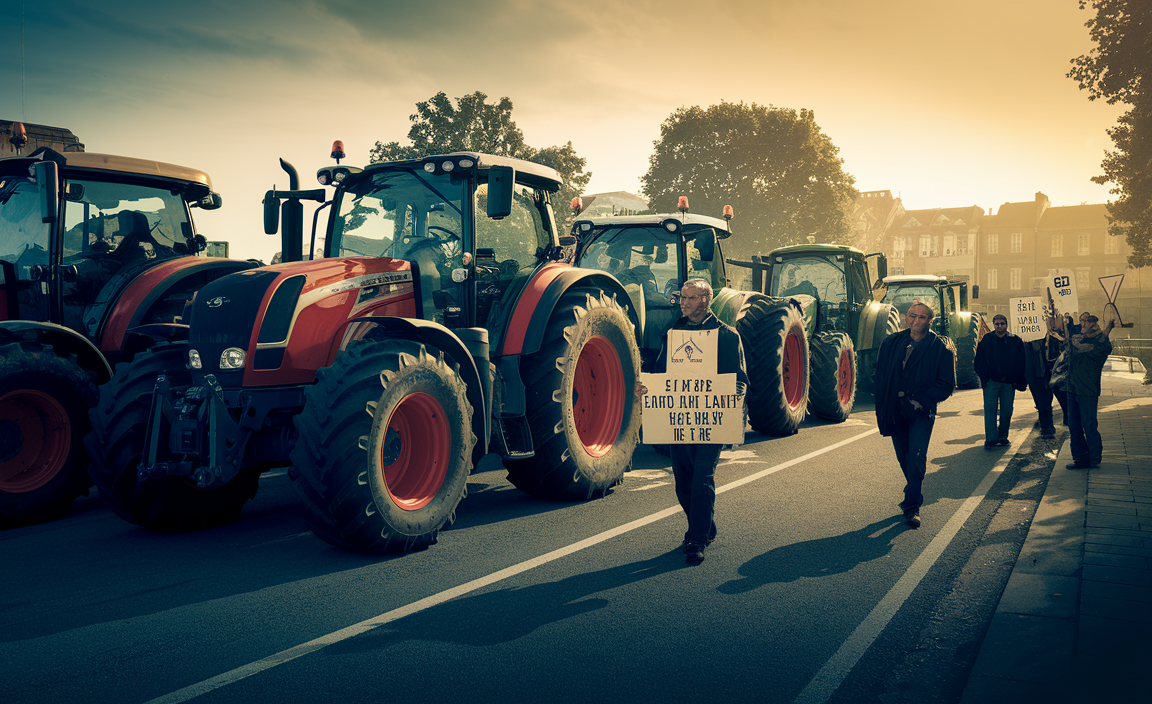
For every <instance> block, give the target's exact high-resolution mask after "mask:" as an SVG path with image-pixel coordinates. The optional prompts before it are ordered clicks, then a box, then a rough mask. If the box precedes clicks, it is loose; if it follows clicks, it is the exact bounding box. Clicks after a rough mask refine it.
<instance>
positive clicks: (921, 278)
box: [884, 274, 948, 286]
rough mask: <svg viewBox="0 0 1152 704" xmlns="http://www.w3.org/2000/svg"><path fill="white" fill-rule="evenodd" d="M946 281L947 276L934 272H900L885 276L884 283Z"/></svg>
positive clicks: (934, 282)
mask: <svg viewBox="0 0 1152 704" xmlns="http://www.w3.org/2000/svg"><path fill="white" fill-rule="evenodd" d="M946 281H948V279H947V278H945V277H943V276H936V275H934V274H898V275H896V276H885V277H884V283H886V284H888V285H889V286H891V285H892V284H942V283H944V282H946Z"/></svg>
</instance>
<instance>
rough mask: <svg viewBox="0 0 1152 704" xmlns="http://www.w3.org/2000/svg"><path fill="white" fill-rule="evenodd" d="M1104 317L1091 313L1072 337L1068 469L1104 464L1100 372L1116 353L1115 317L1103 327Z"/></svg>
mask: <svg viewBox="0 0 1152 704" xmlns="http://www.w3.org/2000/svg"><path fill="white" fill-rule="evenodd" d="M1099 322H1100V319H1099V318H1097V317H1096V316H1094V315H1089V316H1088V317H1087V318H1085V320H1084V322H1083V323H1082V324H1081V332H1080V333H1077V334H1075V335H1070V336H1069V337H1068V342H1067V344H1068V382H1067V384H1066V385H1065V387H1064V388H1065V390H1066V391H1067V392H1068V434H1069V441H1070V442H1071V444H1072V460H1073V462H1072V463H1071V464H1069V465H1067V467H1068V469H1088V468H1093V467H1099V466H1100V459H1101V457H1102V456H1103V454H1104V442H1103V441H1102V440H1101V439H1100V429H1099V426H1098V421H1097V417H1096V412H1097V409H1098V407H1099V404H1100V375H1101V373H1102V372H1103V370H1104V362H1105V361H1106V360H1107V359H1108V355H1110V354H1112V341H1111V340H1109V339H1108V334H1109V333H1111V332H1112V326H1113V325H1114V324H1115V323H1114V322H1112V321H1109V322H1108V327H1107V329H1106V330H1101V329H1100V325H1099Z"/></svg>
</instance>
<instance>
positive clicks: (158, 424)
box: [88, 152, 640, 552]
mask: <svg viewBox="0 0 1152 704" xmlns="http://www.w3.org/2000/svg"><path fill="white" fill-rule="evenodd" d="M334 154H335V152H334ZM285 168H289V169H290V167H288V166H287V165H286V166H285ZM317 177H318V180H319V181H320V183H321V184H322V185H325V186H329V185H334V186H335V193H334V194H332V196H331V198H330V199H329V198H328V197H327V192H326V191H325V190H324V189H318V190H313V191H301V190H295V185H294V184H293V189H294V190H291V191H287V192H280V193H275V192H269V194H268V196H267V197H266V198H265V216H266V218H265V224H266V230H267V231H268V232H275V231H276V229H277V226H278V224H279V221H280V220H281V218H280V217H279V211H278V209H277V204H278V203H279V202H280V200H281V199H285V202H284V203H283V213H284V215H283V221H284V225H285V227H286V228H289V227H291V228H296V227H297V226H298V224H299V223H300V221H301V220H302V216H301V211H300V207H301V204H300V200H302V199H305V200H316V201H324V204H323V206H321V208H320V209H318V210H317V214H318V215H319V214H320V213H321V212H323V210H324V209H327V211H328V212H327V213H326V216H327V226H326V227H325V228H323V234H324V237H323V239H324V242H323V252H324V255H325V256H324V258H322V259H317V260H315V261H289V262H286V263H283V264H278V265H274V266H268V267H263V268H260V269H254V270H251V271H245V272H241V273H238V274H236V275H233V276H226V277H224V278H222V279H219V280H217V281H215V282H213V283H212V284H210V285H208V286H206V287H205V288H204V289H203V291H202V292H201V293H200V295H198V296H197V297H196V300H195V302H194V303H193V305H192V308H191V316H190V317H191V325H190V328H189V330H188V337H187V339H186V340H171V341H165V342H162V343H159V344H157V345H156V346H154V347H153V348H152V349H150V350H149V351H148V352H147V353H145V354H142V355H140V356H139V357H138V358H137V359H136V361H135V363H134V364H133V365H132V367H130V368H126V369H123V370H118V372H117V375H116V377H115V378H114V379H113V380H112V382H111V383H109V384H108V385H106V386H105V387H103V389H102V392H101V397H100V403H99V406H98V408H97V410H96V411H95V412H94V413H93V414H92V418H93V431H92V433H91V434H90V435H89V436H88V446H89V448H90V450H91V451H92V456H93V464H92V469H91V471H92V476H93V479H94V480H95V481H96V483H97V485H99V487H100V490H101V493H102V495H103V497H104V499H105V502H106V503H107V504H108V505H109V506H110V507H111V508H112V509H113V510H115V511H116V512H117V513H119V514H120V515H121V516H123V517H124V518H126V519H127V520H129V521H131V522H133V523H137V524H139V525H143V526H146V527H148V528H152V529H158V530H183V529H188V528H195V527H200V526H205V525H211V524H214V523H218V522H222V521H227V520H232V519H234V518H236V517H237V516H238V515H239V513H240V510H241V507H242V505H243V504H244V502H245V501H247V500H248V499H249V498H251V497H252V496H253V495H254V494H255V492H256V488H257V478H258V475H259V474H260V472H261V471H264V470H266V469H269V468H271V467H275V466H285V465H290V470H289V476H290V477H291V479H292V481H293V483H294V485H295V487H296V488H297V490H298V492H299V494H300V497H301V498H302V499H303V514H304V516H305V518H306V519H307V521H308V522H309V523H310V525H311V527H312V529H313V531H314V532H315V533H316V534H317V535H318V536H319V537H321V538H322V539H324V540H326V541H328V542H330V543H332V544H334V545H337V546H340V547H343V548H347V549H351V550H356V551H366V552H380V551H385V550H395V551H405V550H410V549H413V548H417V547H422V546H426V545H430V544H432V543H434V542H435V541H436V537H437V533H438V531H439V530H440V529H441V528H442V527H444V526H445V525H446V524H447V523H449V522H450V521H451V520H452V518H453V516H454V514H455V511H456V507H457V504H458V503H459V502H460V500H461V499H462V498H463V497H464V494H465V487H466V480H467V477H468V474H469V472H470V471H471V470H472V468H473V467H474V465H475V464H476V462H477V461H478V460H479V459H480V458H481V457H482V456H484V455H485V454H486V453H488V452H496V453H499V454H500V455H501V456H502V459H503V462H504V465H505V467H507V469H508V478H509V480H510V481H511V482H512V483H513V484H514V485H516V486H517V487H519V488H520V489H522V490H524V491H526V492H528V493H530V494H532V495H535V496H540V497H546V498H556V499H587V498H591V497H595V496H602V495H604V494H606V493H607V492H608V491H609V490H610V489H611V488H612V487H613V486H614V485H615V484H617V483H619V482H620V481H621V479H622V476H623V473H624V471H625V469H626V468H627V467H628V466H629V463H630V462H631V456H632V451H633V449H634V448H635V445H636V443H637V440H638V436H639V428H640V412H639V405H638V403H637V399H636V397H635V393H634V387H635V381H636V378H637V373H638V371H639V367H640V358H639V351H638V349H637V345H636V340H635V329H636V326H637V324H638V320H637V317H636V314H635V312H634V311H632V310H630V309H629V307H628V306H627V302H628V296H627V293H626V292H625V291H624V288H623V286H622V285H621V284H620V282H619V281H617V280H616V279H614V278H613V277H612V276H610V275H608V274H606V273H604V272H599V271H590V270H586V269H579V268H576V267H573V266H572V265H571V264H569V263H567V262H568V261H569V260H570V259H571V256H572V250H573V249H574V245H575V242H574V240H573V239H572V238H570V237H567V236H565V237H560V236H559V235H558V233H557V229H556V223H555V220H554V218H553V213H552V208H551V205H550V199H551V196H552V194H554V193H556V192H557V191H558V190H559V188H560V177H559V174H557V173H556V172H555V171H554V170H552V169H550V168H547V167H544V166H540V165H538V164H533V163H529V162H525V161H520V160H517V159H509V158H504V157H497V156H490V155H486V154H476V153H454V154H447V155H441V156H430V157H427V158H423V159H417V160H409V161H399V162H390V163H380V164H372V165H370V166H367V167H365V168H364V169H360V168H356V167H350V166H340V165H337V166H330V167H326V168H323V169H320V171H319V172H318V174H317ZM315 235H316V232H315V226H314V231H313V239H314V242H315ZM314 249H315V244H313V247H312V248H310V251H314ZM296 255H297V253H290V254H289V255H288V257H287V258H289V259H294V258H297V256H296Z"/></svg>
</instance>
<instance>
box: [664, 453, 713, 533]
mask: <svg viewBox="0 0 1152 704" xmlns="http://www.w3.org/2000/svg"><path fill="white" fill-rule="evenodd" d="M722 447H723V445H672V446H671V455H672V474H673V475H674V476H675V477H676V500H677V501H679V502H680V508H682V509H684V513H685V514H686V515H687V516H688V532H687V533H685V534H684V540H686V541H687V542H689V543H695V544H697V545H706V544H707V543H710V542H712V539H713V538H715V537H716V522H715V521H714V520H713V514H714V512H715V507H716V463H717V462H718V461H719V460H720V450H721V448H722Z"/></svg>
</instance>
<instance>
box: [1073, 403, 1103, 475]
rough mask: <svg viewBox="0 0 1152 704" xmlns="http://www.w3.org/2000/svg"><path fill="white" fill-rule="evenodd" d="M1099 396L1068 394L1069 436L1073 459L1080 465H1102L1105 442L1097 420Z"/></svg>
mask: <svg viewBox="0 0 1152 704" xmlns="http://www.w3.org/2000/svg"><path fill="white" fill-rule="evenodd" d="M1099 405H1100V397H1099V396H1083V395H1081V394H1073V393H1069V394H1068V435H1069V440H1070V441H1071V443H1072V459H1073V461H1075V462H1079V463H1080V464H1100V458H1101V457H1102V456H1103V454H1104V441H1103V440H1101V439H1100V428H1099V425H1098V423H1097V420H1096V409H1097V407H1098V406H1099Z"/></svg>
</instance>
